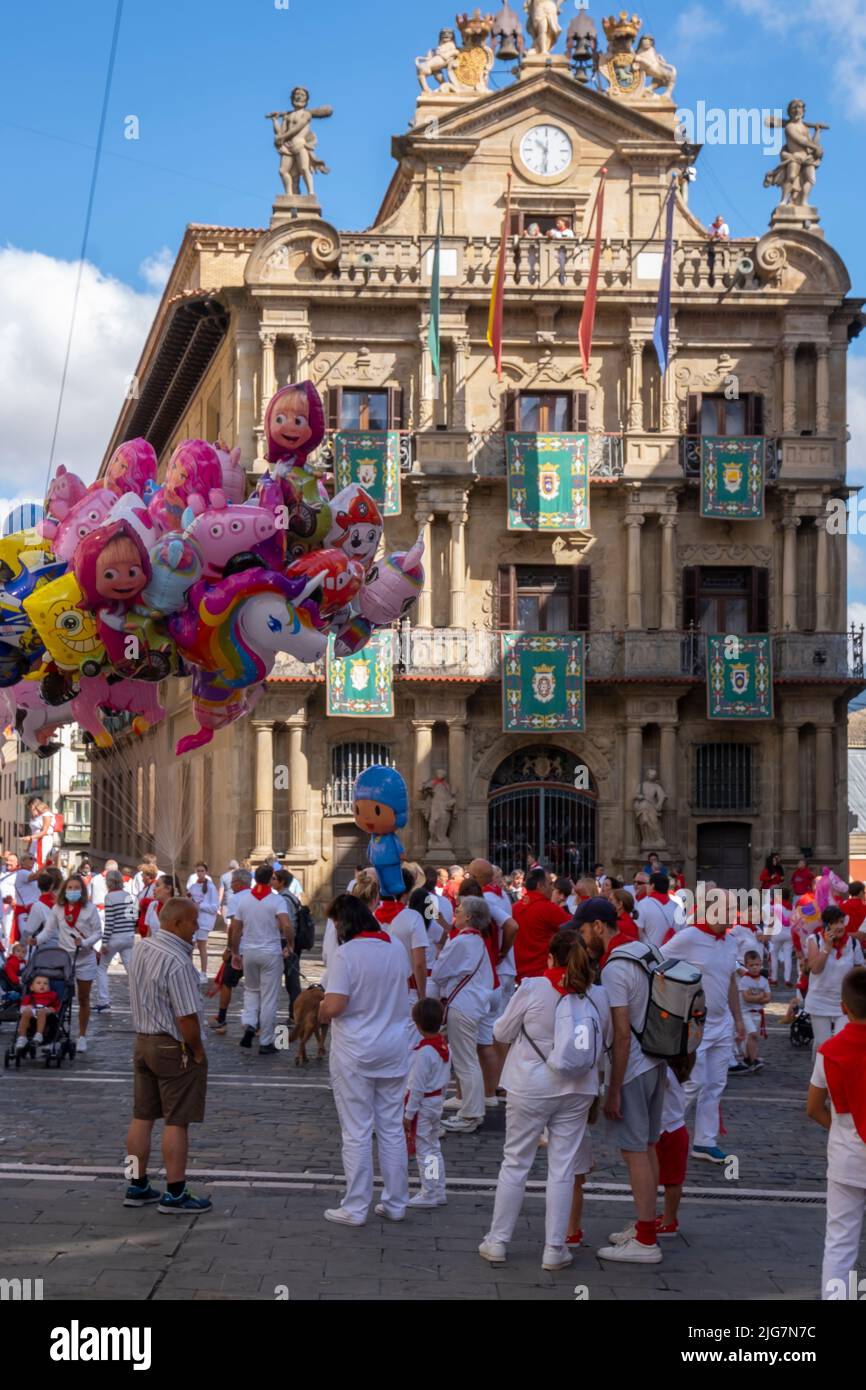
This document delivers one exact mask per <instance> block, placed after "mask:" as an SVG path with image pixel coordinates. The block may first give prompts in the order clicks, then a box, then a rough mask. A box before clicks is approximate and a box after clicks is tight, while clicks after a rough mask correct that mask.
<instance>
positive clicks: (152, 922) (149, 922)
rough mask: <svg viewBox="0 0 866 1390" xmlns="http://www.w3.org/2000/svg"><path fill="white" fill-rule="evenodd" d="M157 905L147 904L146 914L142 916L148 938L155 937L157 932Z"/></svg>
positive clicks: (153, 903) (154, 903)
mask: <svg viewBox="0 0 866 1390" xmlns="http://www.w3.org/2000/svg"><path fill="white" fill-rule="evenodd" d="M158 907H159V903H156V902H152V903H148V907H147V912H145V914H144V925H145V926H146V927H147V933H148V936H156V934H157V932H158V931H159V912H158V911H157V908H158Z"/></svg>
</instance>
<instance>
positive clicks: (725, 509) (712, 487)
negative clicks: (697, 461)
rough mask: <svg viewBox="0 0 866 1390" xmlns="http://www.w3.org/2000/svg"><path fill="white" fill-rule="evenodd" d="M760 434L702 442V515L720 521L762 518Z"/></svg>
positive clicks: (762, 442)
mask: <svg viewBox="0 0 866 1390" xmlns="http://www.w3.org/2000/svg"><path fill="white" fill-rule="evenodd" d="M766 443H767V441H766V440H765V439H764V438H763V436H761V435H753V436H749V437H748V438H746V437H743V436H740V437H737V438H731V439H726V438H724V436H722V435H704V437H703V438H702V439H701V516H705V517H710V518H712V519H716V520H719V521H760V520H761V518H762V517H763V515H764V454H765V449H766Z"/></svg>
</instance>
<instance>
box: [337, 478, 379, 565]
mask: <svg viewBox="0 0 866 1390" xmlns="http://www.w3.org/2000/svg"><path fill="white" fill-rule="evenodd" d="M329 511H330V518H331V525H330V527H329V529H328V531H327V532H326V533H325V540H324V544H325V546H326V547H331V546H337V547H339V549H340V550H344V551H345V552H346V554H347V555H349V556H351V558H352V559H353V560H359V561H360V562H361V564H362V565H363V566H364V569H365V570H367V569H369V568H370V566H371V565H372V563H373V559H374V557H375V555H376V551H377V550H378V549H379V542H380V540H381V539H382V516H381V513H380V512H379V508H378V507H377V506H376V503H375V502H374V501H373V499H372V497H371V496H370V494H369V493H367V492H365V491H364V489H363V488H362V487H359V486H358V484H357V483H350V484H349V486H348V487H344V488H343V490H342V491H341V492H338V493H337V495H336V496H335V497H334V500H333V501H332V502H331V503H330V504H329Z"/></svg>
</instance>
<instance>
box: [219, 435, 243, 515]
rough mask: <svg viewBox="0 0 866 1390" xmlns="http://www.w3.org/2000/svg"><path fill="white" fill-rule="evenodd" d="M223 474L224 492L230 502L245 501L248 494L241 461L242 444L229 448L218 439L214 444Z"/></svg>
mask: <svg viewBox="0 0 866 1390" xmlns="http://www.w3.org/2000/svg"><path fill="white" fill-rule="evenodd" d="M214 449H215V450H216V454H217V458H218V459H219V461H220V468H221V470H222V475H223V492H224V493H225V495H226V498H227V499H228V501H229V502H237V503H240V502H243V500H244V498H245V497H246V495H247V479H246V474H245V473H244V469H243V464H242V463H241V446H240V444H236V445H235V447H234V448H233V449H229V447H228V445H227V444H223V442H222V440H220V439H218V440H217V441H216V443H215V444H214Z"/></svg>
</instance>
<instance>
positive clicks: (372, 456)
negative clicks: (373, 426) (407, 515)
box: [334, 430, 401, 516]
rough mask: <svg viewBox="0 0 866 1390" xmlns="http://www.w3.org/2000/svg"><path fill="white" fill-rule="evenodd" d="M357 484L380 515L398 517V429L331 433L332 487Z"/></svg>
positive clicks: (399, 505)
mask: <svg viewBox="0 0 866 1390" xmlns="http://www.w3.org/2000/svg"><path fill="white" fill-rule="evenodd" d="M350 483H357V484H358V485H359V487H362V488H363V489H364V491H365V492H368V493H369V494H370V496H371V497H372V499H373V501H374V502H375V503H376V506H377V507H378V508H379V511H380V512H381V513H382V515H383V516H399V514H400V508H401V501H400V431H399V430H337V432H336V434H335V435H334V486H335V489H336V491H337V492H340V491H341V489H342V488H344V487H348V486H349V484H350Z"/></svg>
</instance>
